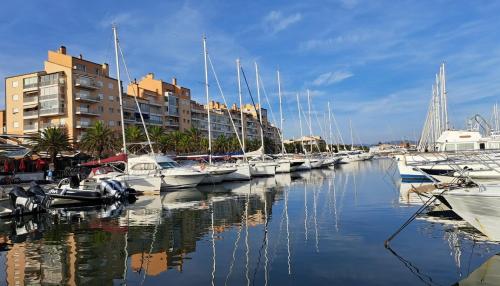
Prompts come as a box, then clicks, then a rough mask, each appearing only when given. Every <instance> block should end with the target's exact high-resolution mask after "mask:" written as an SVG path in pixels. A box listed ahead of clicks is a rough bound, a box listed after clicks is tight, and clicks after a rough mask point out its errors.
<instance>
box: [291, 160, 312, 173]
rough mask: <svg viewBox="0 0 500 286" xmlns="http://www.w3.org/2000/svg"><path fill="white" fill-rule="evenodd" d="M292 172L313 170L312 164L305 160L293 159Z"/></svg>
mask: <svg viewBox="0 0 500 286" xmlns="http://www.w3.org/2000/svg"><path fill="white" fill-rule="evenodd" d="M290 170H291V171H292V172H295V171H306V170H311V163H310V162H309V160H308V159H305V158H292V159H290Z"/></svg>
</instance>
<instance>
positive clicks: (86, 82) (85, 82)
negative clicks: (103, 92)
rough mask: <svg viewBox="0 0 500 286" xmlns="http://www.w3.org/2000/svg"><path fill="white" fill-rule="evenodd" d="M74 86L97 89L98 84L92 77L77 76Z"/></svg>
mask: <svg viewBox="0 0 500 286" xmlns="http://www.w3.org/2000/svg"><path fill="white" fill-rule="evenodd" d="M75 86H76V87H80V88H86V89H91V90H95V89H99V86H98V85H97V83H96V81H95V80H94V79H92V78H87V77H79V78H77V79H76V80H75Z"/></svg>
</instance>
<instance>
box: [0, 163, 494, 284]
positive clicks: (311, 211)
mask: <svg viewBox="0 0 500 286" xmlns="http://www.w3.org/2000/svg"><path fill="white" fill-rule="evenodd" d="M394 167H395V166H394V165H393V164H392V162H391V161H390V160H374V161H372V162H361V163H352V164H348V165H343V166H341V167H339V168H338V169H337V170H335V171H333V170H328V169H326V170H315V171H312V172H305V173H300V174H292V175H289V174H287V175H280V176H277V177H276V178H265V179H259V180H252V181H251V182H245V183H234V184H227V185H224V186H223V187H213V186H207V187H203V188H199V189H193V190H187V191H181V192H172V193H168V194H165V195H161V196H143V197H140V198H139V200H138V201H137V202H136V203H135V204H132V205H128V206H123V205H115V206H110V207H107V208H101V209H93V210H88V209H87V210H83V209H81V210H78V209H76V210H59V211H58V213H55V214H51V215H44V216H41V217H38V218H25V219H24V220H22V221H17V222H14V221H12V222H11V221H3V222H1V228H0V243H1V244H0V246H1V250H2V252H0V281H1V283H2V284H8V285H22V284H23V283H24V284H39V283H42V284H55V285H59V284H80V285H110V284H117V285H120V284H128V285H157V284H160V283H161V284H167V283H168V284H170V285H209V284H211V285H283V284H285V285H305V284H310V285H313V284H312V283H314V285H329V284H336V285H388V284H389V285H401V284H405V285H426V284H427V285H451V284H453V283H455V282H458V281H460V280H462V279H465V278H466V277H467V276H468V275H469V273H471V272H472V271H474V270H475V269H476V268H478V267H479V266H480V265H481V264H483V263H484V262H485V261H486V260H488V259H489V258H490V257H492V256H493V255H494V254H496V253H497V252H500V246H497V245H495V244H489V243H487V242H483V238H482V237H481V236H480V235H479V234H477V233H476V232H474V231H473V230H471V229H470V228H469V227H467V226H466V225H465V224H463V223H460V222H456V221H449V220H436V219H435V218H420V219H418V220H416V221H415V222H413V223H412V224H410V225H409V226H408V227H407V228H406V229H405V230H404V231H403V232H402V233H401V234H400V235H399V236H398V237H396V238H395V240H394V241H393V242H392V244H391V247H392V251H390V250H387V249H385V248H384V240H385V239H386V238H387V237H388V236H389V235H390V234H392V233H393V232H394V231H395V230H396V229H397V228H398V227H399V226H400V225H401V224H402V223H403V222H404V220H406V219H407V218H408V217H409V216H410V215H411V214H412V213H413V212H414V211H415V210H416V209H417V208H418V205H409V204H407V203H406V202H404V200H403V199H401V198H400V194H399V187H400V184H399V182H398V179H397V172H396V175H394V171H395V170H394Z"/></svg>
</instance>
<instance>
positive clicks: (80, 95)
mask: <svg viewBox="0 0 500 286" xmlns="http://www.w3.org/2000/svg"><path fill="white" fill-rule="evenodd" d="M75 100H78V101H83V102H100V101H101V98H100V97H99V96H97V95H92V94H90V93H85V92H77V93H76V94H75Z"/></svg>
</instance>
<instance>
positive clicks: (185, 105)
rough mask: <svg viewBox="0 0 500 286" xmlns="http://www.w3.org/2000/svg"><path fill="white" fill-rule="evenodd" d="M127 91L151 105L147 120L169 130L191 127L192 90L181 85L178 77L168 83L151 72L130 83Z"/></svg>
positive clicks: (182, 129)
mask: <svg viewBox="0 0 500 286" xmlns="http://www.w3.org/2000/svg"><path fill="white" fill-rule="evenodd" d="M127 93H128V94H129V95H132V96H137V97H138V98H140V99H142V100H144V102H145V103H148V104H149V105H150V107H149V112H150V115H149V116H148V118H147V120H146V118H144V119H145V120H146V121H147V122H150V123H154V124H158V123H159V124H158V125H161V126H163V127H164V128H165V130H167V131H175V130H180V131H185V130H188V129H189V128H191V90H190V89H188V88H185V87H182V86H179V85H178V84H177V79H176V78H173V79H172V82H171V83H168V82H165V81H163V80H161V79H156V78H155V76H154V74H153V73H149V74H147V75H146V76H145V77H143V78H142V79H141V80H139V81H137V80H136V81H134V82H133V83H132V84H130V85H129V86H128V89H127ZM141 110H142V108H141Z"/></svg>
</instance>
